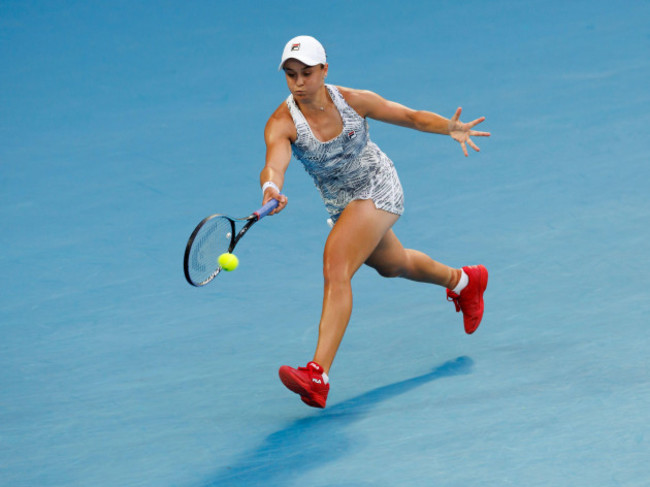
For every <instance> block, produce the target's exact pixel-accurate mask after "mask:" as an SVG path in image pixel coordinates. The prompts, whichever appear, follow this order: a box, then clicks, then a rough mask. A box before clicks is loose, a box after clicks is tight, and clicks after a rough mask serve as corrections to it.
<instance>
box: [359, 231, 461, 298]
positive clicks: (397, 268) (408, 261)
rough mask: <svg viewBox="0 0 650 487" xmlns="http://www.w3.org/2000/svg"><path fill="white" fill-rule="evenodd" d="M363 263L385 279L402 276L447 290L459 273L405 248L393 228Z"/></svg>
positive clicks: (458, 276) (424, 255) (420, 253)
mask: <svg viewBox="0 0 650 487" xmlns="http://www.w3.org/2000/svg"><path fill="white" fill-rule="evenodd" d="M366 264H367V265H369V266H370V267H372V268H373V269H375V270H376V271H377V272H378V273H379V274H380V275H382V276H384V277H402V278H404V279H409V280H411V281H418V282H428V283H431V284H437V285H439V286H443V287H446V288H447V289H454V287H455V286H456V285H457V284H458V281H459V280H460V277H461V274H462V272H461V270H460V269H454V268H453V267H449V266H447V265H445V264H442V263H440V262H437V261H435V260H433V259H432V258H431V257H429V256H428V255H427V254H425V253H423V252H420V251H419V250H414V249H405V248H404V247H403V246H402V243H401V242H400V241H399V239H398V238H397V236H396V235H395V232H394V231H393V230H392V229H391V230H389V231H388V232H386V235H384V237H383V238H382V239H381V241H380V242H379V245H377V247H376V248H375V250H374V251H373V252H372V254H371V255H370V257H369V258H368V259H367V260H366Z"/></svg>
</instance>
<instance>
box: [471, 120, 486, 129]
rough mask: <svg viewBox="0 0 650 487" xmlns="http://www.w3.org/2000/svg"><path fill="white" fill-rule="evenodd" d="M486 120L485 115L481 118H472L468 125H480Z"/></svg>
mask: <svg viewBox="0 0 650 487" xmlns="http://www.w3.org/2000/svg"><path fill="white" fill-rule="evenodd" d="M484 121H485V117H479V118H477V119H476V120H472V121H471V122H467V125H468V126H469V127H470V128H472V127H474V126H475V125H478V124H479V123H481V122H484Z"/></svg>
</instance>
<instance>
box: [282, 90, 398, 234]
mask: <svg viewBox="0 0 650 487" xmlns="http://www.w3.org/2000/svg"><path fill="white" fill-rule="evenodd" d="M325 86H326V87H327V90H328V91H329V94H330V97H331V98H332V101H333V102H334V105H335V106H336V108H337V109H338V111H339V113H340V114H341V119H342V120H343V131H342V132H341V133H340V134H339V135H338V136H337V137H335V138H334V139H332V140H329V141H327V142H321V141H319V140H318V139H317V138H316V137H315V136H314V134H313V133H312V131H311V128H310V127H309V123H307V120H306V119H305V117H304V115H303V114H302V112H301V111H300V109H299V108H298V105H297V104H296V102H295V100H294V99H293V95H289V97H288V98H287V105H288V107H289V111H290V112H291V117H292V118H293V122H294V124H295V125H296V131H297V133H298V137H297V138H296V141H295V142H294V143H293V144H292V146H291V147H292V151H293V155H294V156H295V157H296V159H298V160H299V161H300V162H302V164H303V165H304V166H305V170H306V171H307V173H309V175H310V176H311V177H312V178H313V180H314V183H315V184H316V187H317V188H318V190H319V191H320V194H321V196H322V198H323V201H324V202H325V207H326V208H327V211H328V212H329V214H330V216H331V219H332V221H333V222H336V220H337V219H338V217H339V216H340V214H341V212H342V211H343V210H344V209H345V207H346V206H347V204H348V203H349V202H350V201H353V200H366V199H370V200H372V201H373V202H374V204H375V206H376V207H377V208H379V209H381V210H385V211H387V212H390V213H394V214H396V215H401V214H402V213H403V211H404V193H403V191H402V185H401V184H400V181H399V178H398V177H397V172H396V171H395V167H394V166H393V162H392V161H391V160H390V159H389V158H388V156H386V154H384V153H383V152H382V151H381V150H380V149H379V147H377V145H376V144H374V143H373V142H372V141H371V140H370V137H369V135H368V122H367V121H366V120H365V119H364V118H363V117H361V116H360V115H359V114H358V113H357V112H356V111H355V110H354V109H353V108H352V107H350V105H348V104H347V102H346V101H345V99H344V98H343V95H341V93H340V92H339V90H338V89H337V88H336V86H333V85H325Z"/></svg>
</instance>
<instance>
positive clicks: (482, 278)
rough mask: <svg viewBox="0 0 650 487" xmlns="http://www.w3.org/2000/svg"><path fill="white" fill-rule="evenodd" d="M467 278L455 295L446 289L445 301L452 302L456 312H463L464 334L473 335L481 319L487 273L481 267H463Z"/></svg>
mask: <svg viewBox="0 0 650 487" xmlns="http://www.w3.org/2000/svg"><path fill="white" fill-rule="evenodd" d="M463 270H464V271H465V274H467V277H468V278H469V282H468V284H467V286H465V288H464V289H463V290H462V291H461V292H460V294H456V293H455V292H453V291H451V290H449V289H447V301H453V302H454V305H455V306H456V311H457V312H458V311H462V312H463V323H464V325H465V333H467V334H468V335H470V334H472V333H474V332H475V331H476V329H477V328H478V325H480V324H481V319H482V318H483V293H484V292H485V288H486V287H487V282H488V271H487V269H486V268H485V267H483V266H482V265H472V266H468V267H463Z"/></svg>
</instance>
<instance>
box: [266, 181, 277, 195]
mask: <svg viewBox="0 0 650 487" xmlns="http://www.w3.org/2000/svg"><path fill="white" fill-rule="evenodd" d="M267 188H273V189H274V190H276V191H277V192H278V193H279V192H280V188H278V185H277V184H275V183H274V182H273V181H267V182H265V183H264V184H263V185H262V194H264V193H265V192H266V190H267Z"/></svg>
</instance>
